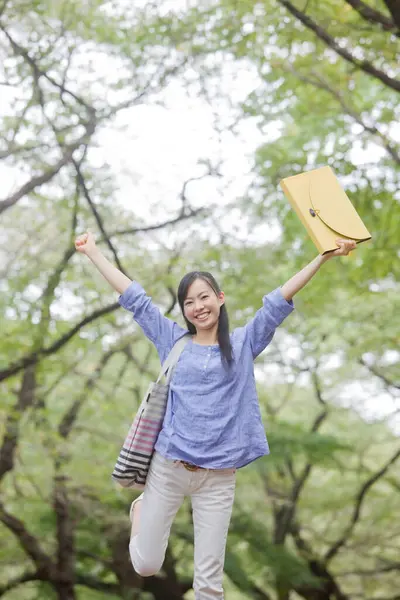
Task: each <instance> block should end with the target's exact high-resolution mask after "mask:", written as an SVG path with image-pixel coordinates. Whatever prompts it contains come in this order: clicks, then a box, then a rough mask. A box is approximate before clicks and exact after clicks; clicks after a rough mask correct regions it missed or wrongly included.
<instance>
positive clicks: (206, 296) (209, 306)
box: [183, 279, 225, 331]
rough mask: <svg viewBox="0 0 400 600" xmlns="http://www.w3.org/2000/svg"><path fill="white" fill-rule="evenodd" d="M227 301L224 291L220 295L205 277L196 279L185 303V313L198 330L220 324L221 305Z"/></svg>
mask: <svg viewBox="0 0 400 600" xmlns="http://www.w3.org/2000/svg"><path fill="white" fill-rule="evenodd" d="M224 302H225V295H224V292H220V293H219V294H218V295H217V294H216V293H215V292H214V290H213V288H212V287H211V286H210V285H209V284H208V283H207V282H206V281H204V279H195V281H193V283H192V284H191V286H190V287H189V289H188V292H187V296H186V298H185V301H184V303H183V310H184V315H185V317H186V318H187V320H188V321H190V323H192V324H193V325H194V326H195V328H196V331H199V330H208V329H212V328H214V327H215V326H216V325H218V319H219V311H220V307H221V306H222V305H223V304H224Z"/></svg>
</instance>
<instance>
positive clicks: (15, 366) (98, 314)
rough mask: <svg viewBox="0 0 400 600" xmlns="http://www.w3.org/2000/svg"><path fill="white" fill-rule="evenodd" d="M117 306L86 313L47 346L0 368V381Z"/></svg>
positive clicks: (110, 305)
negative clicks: (85, 315) (89, 313)
mask: <svg viewBox="0 0 400 600" xmlns="http://www.w3.org/2000/svg"><path fill="white" fill-rule="evenodd" d="M118 308H120V305H119V303H118V302H114V303H113V304H109V305H108V306H105V307H103V308H99V309H98V310H95V311H94V312H93V313H92V314H91V315H88V316H87V317H85V318H84V319H82V320H81V321H79V323H77V324H76V325H74V327H72V328H71V329H70V330H69V331H67V333H65V334H64V335H62V336H61V337H60V338H59V339H58V340H56V341H55V342H54V343H53V344H51V346H49V347H48V348H42V349H40V350H38V351H36V352H32V353H30V354H28V355H26V356H24V357H23V358H20V359H19V360H17V361H16V362H14V363H13V364H11V365H10V366H9V367H7V368H6V369H2V370H0V381H4V380H5V379H8V378H9V377H12V376H13V375H16V374H17V373H19V372H20V371H21V370H22V369H25V368H26V367H28V366H30V365H35V364H37V363H38V362H39V361H40V360H41V359H42V358H43V357H45V356H50V355H51V354H54V353H55V352H57V351H58V350H60V348H62V347H63V346H65V344H67V343H68V342H69V341H70V340H71V339H72V338H73V337H74V335H75V334H76V333H78V332H79V331H80V330H81V329H82V328H83V327H85V325H88V324H89V323H92V322H93V321H95V320H96V319H99V318H100V317H103V316H104V315H108V314H110V313H112V312H114V311H115V310H117V309H118Z"/></svg>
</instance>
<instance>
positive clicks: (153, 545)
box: [129, 452, 236, 600]
mask: <svg viewBox="0 0 400 600" xmlns="http://www.w3.org/2000/svg"><path fill="white" fill-rule="evenodd" d="M235 482H236V472H235V469H221V470H208V469H199V470H198V471H188V470H187V469H185V467H184V466H183V465H182V463H179V462H176V461H173V460H168V459H166V458H164V457H162V456H161V455H160V454H158V453H157V452H156V453H155V454H154V456H153V459H152V462H151V467H150V472H149V475H148V477H147V481H146V487H145V489H144V496H143V500H142V502H141V507H140V509H141V513H140V523H139V531H138V533H137V535H135V536H134V537H132V539H131V542H130V544H129V552H130V555H131V560H132V564H133V567H134V569H135V571H136V572H137V573H138V574H139V575H141V576H142V577H148V576H150V575H155V574H156V573H157V572H158V571H159V570H160V569H161V567H162V564H163V562H164V557H165V552H166V549H167V545H168V538H169V534H170V531H171V525H172V522H173V520H174V517H175V515H176V513H177V512H178V509H179V507H180V506H181V505H182V503H183V500H184V497H185V496H191V501H192V508H193V523H194V583H193V588H194V590H195V596H196V600H215V599H216V598H218V599H219V600H223V598H224V592H223V589H222V578H223V569H224V560H225V546H226V538H227V535H228V527H229V522H230V518H231V513H232V505H233V499H234V494H235Z"/></svg>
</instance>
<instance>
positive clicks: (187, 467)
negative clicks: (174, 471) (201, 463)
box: [179, 460, 204, 471]
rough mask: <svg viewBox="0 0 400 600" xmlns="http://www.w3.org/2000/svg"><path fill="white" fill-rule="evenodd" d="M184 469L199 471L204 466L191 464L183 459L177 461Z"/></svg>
mask: <svg viewBox="0 0 400 600" xmlns="http://www.w3.org/2000/svg"><path fill="white" fill-rule="evenodd" d="M179 462H180V463H181V464H182V465H183V466H184V467H185V469H187V470H188V471H199V470H200V469H201V470H203V471H204V467H198V466H197V465H192V464H191V463H188V462H185V461H184V460H180V461H179Z"/></svg>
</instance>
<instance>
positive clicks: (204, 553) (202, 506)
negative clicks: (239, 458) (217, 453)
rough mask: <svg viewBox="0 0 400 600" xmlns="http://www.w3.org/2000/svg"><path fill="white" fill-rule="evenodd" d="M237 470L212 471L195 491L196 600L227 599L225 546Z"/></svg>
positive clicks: (193, 505)
mask: <svg viewBox="0 0 400 600" xmlns="http://www.w3.org/2000/svg"><path fill="white" fill-rule="evenodd" d="M235 481H236V473H235V471H234V470H233V469H229V470H228V469H226V470H223V471H209V472H208V474H207V477H206V478H205V479H204V481H203V482H202V484H201V486H200V487H199V489H198V490H197V491H196V492H194V493H192V507H193V523H194V540H195V546H194V584H193V587H194V590H195V595H196V600H216V599H218V600H223V598H224V592H223V588H222V579H223V572H224V562H225V547H226V539H227V535H228V528H229V523H230V519H231V514H232V506H233V500H234V495H235Z"/></svg>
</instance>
